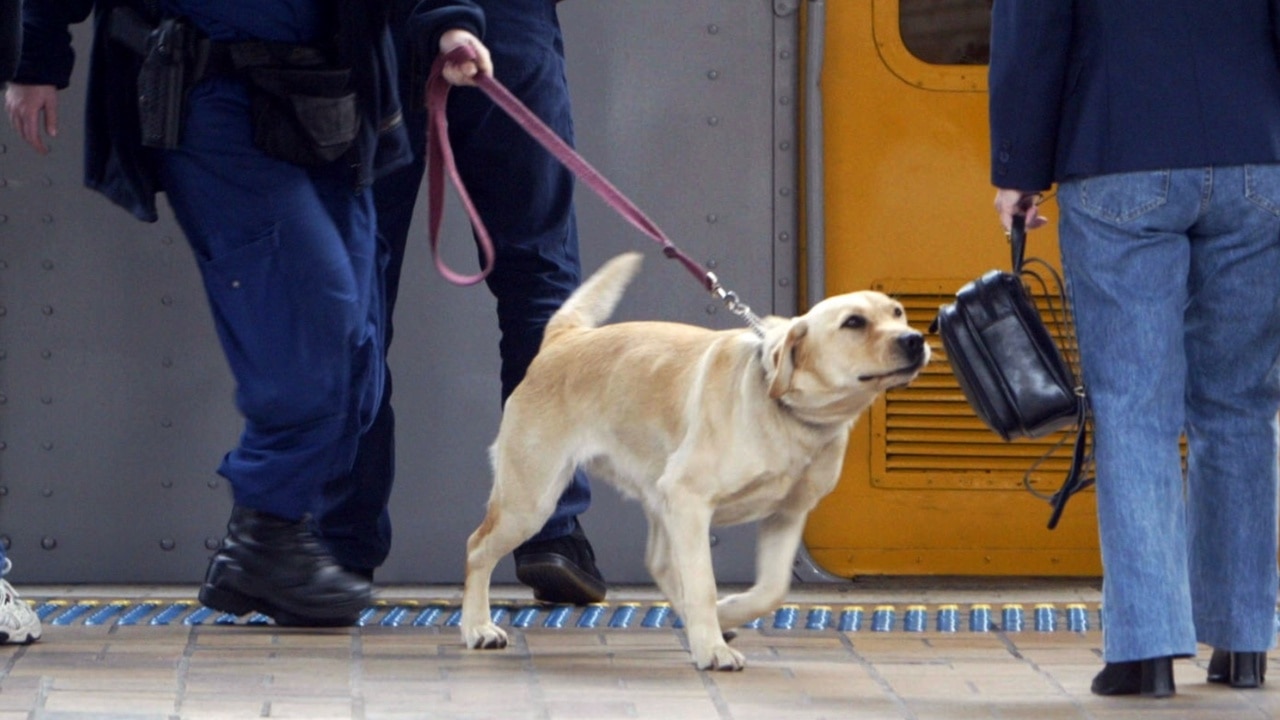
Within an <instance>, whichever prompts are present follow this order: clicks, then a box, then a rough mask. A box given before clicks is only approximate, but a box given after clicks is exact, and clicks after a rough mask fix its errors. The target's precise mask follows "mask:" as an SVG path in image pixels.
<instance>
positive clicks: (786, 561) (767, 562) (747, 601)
mask: <svg viewBox="0 0 1280 720" xmlns="http://www.w3.org/2000/svg"><path fill="white" fill-rule="evenodd" d="M848 442H849V438H848V435H846V434H840V435H838V436H837V437H836V438H835V439H834V440H833V441H831V442H830V443H828V444H827V445H826V446H825V447H823V448H822V450H821V451H819V452H818V453H817V455H815V456H814V458H813V460H812V461H811V462H810V463H809V466H808V467H807V468H805V471H804V474H803V476H802V477H800V478H799V479H798V480H797V482H796V484H795V487H794V488H793V489H792V491H791V494H790V496H788V498H787V501H786V503H785V504H784V505H783V506H782V507H781V508H780V509H778V510H777V511H776V512H775V513H774V514H773V515H770V516H768V517H766V518H764V519H763V520H761V521H760V525H759V535H758V537H757V540H756V582H755V584H754V585H752V586H751V587H750V588H748V589H747V591H746V592H744V593H740V594H737V595H730V596H728V597H726V598H724V599H723V600H721V601H720V603H719V605H718V608H717V609H718V611H719V614H720V624H721V625H722V626H723V627H727V628H735V627H738V626H739V625H741V624H742V623H745V622H750V621H751V620H754V619H756V618H757V617H760V616H761V615H764V614H765V613H768V612H770V611H772V610H774V609H776V608H777V607H778V605H780V604H781V603H782V601H783V599H784V598H786V595H787V591H788V590H789V589H790V588H791V573H792V568H793V567H794V566H795V560H796V551H798V550H799V549H800V542H801V538H802V537H803V535H804V524H805V520H806V519H807V518H808V517H809V512H810V511H811V510H813V508H814V506H815V505H817V504H818V501H819V500H821V499H822V498H823V497H825V496H826V495H827V494H828V493H830V492H831V491H832V489H834V488H835V486H836V483H837V482H839V480H840V470H841V468H842V467H843V466H844V453H845V448H846V446H847V445H848Z"/></svg>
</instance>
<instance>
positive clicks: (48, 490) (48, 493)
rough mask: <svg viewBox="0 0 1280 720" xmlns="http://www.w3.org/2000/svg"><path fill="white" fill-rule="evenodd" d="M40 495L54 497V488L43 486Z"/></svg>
mask: <svg viewBox="0 0 1280 720" xmlns="http://www.w3.org/2000/svg"><path fill="white" fill-rule="evenodd" d="M40 496H41V497H53V488H51V487H46V488H42V489H41V490H40Z"/></svg>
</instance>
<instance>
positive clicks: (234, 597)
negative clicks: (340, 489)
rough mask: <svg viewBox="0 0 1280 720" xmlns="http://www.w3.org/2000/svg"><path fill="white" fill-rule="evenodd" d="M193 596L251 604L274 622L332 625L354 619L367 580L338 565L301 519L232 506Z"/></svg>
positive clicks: (366, 594)
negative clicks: (216, 548)
mask: <svg viewBox="0 0 1280 720" xmlns="http://www.w3.org/2000/svg"><path fill="white" fill-rule="evenodd" d="M199 597H200V602H201V603H203V604H204V605H205V606H206V607H210V608H213V609H214V610H220V611H222V612H226V613H231V614H233V615H243V614H245V613H249V612H255V611H256V612H260V613H262V614H263V615H266V616H268V617H270V618H272V619H273V620H275V621H276V624H277V625H294V626H306V627H337V626H345V625H352V624H354V623H355V621H356V620H357V619H358V618H359V617H360V612H361V611H362V610H364V609H365V608H367V607H368V606H369V603H370V601H371V600H372V599H373V586H372V585H370V584H369V582H368V581H366V580H364V579H362V578H359V577H357V576H355V575H352V574H351V573H348V572H346V571H344V570H343V569H342V568H341V567H339V566H338V564H337V563H336V562H335V561H334V560H333V557H332V556H330V555H329V553H328V551H326V550H325V549H324V547H323V546H322V545H321V544H320V542H319V541H318V540H317V539H316V537H315V535H314V534H313V533H312V532H311V529H310V526H309V523H308V522H307V521H306V520H305V519H303V520H286V519H284V518H280V517H276V516H274V515H268V514H266V513H261V512H258V511H256V510H249V509H247V508H242V507H239V506H237V507H235V508H233V509H232V510H231V519H230V520H229V521H228V522H227V536H226V537H225V538H223V540H222V545H221V547H219V548H218V551H217V552H215V553H214V554H213V558H212V559H211V560H210V561H209V571H208V573H207V574H206V575H205V579H204V584H203V585H202V586H201V587H200V595H199Z"/></svg>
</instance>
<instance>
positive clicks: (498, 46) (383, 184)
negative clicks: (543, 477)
mask: <svg viewBox="0 0 1280 720" xmlns="http://www.w3.org/2000/svg"><path fill="white" fill-rule="evenodd" d="M413 5H414V3H412V2H404V1H403V0H402V1H401V2H398V3H397V11H398V12H401V13H403V12H405V11H407V10H408V9H409V8H412V7H413ZM480 5H481V6H482V7H483V9H484V11H485V16H486V25H487V29H486V32H485V37H484V42H485V44H486V45H487V46H488V48H489V50H490V52H491V53H492V55H493V60H494V67H495V69H496V72H497V79H498V80H499V81H500V82H502V83H503V84H504V85H506V86H507V88H508V89H510V90H511V92H512V93H514V94H515V95H516V96H517V97H518V98H519V99H520V100H521V102H523V103H525V104H526V105H528V106H529V108H530V109H532V110H533V111H534V112H535V113H537V114H538V116H539V117H540V118H541V119H542V120H543V121H544V122H546V123H547V124H548V125H549V126H551V128H552V129H553V130H555V131H556V132H557V133H558V134H559V135H560V136H561V137H563V138H565V139H566V140H568V141H569V142H572V141H573V119H572V114H571V108H570V104H569V87H568V84H567V83H566V81H565V76H564V47H563V42H562V38H561V32H560V26H559V22H558V20H557V18H556V10H555V2H554V0H519V1H515V0H503V1H502V2H492V1H489V0H485V1H483V2H481V3H480ZM405 26H406V23H405V22H404V21H403V19H402V18H400V17H393V21H392V34H393V37H394V39H395V42H396V51H397V56H398V58H399V61H400V63H399V64H400V67H401V69H402V70H403V72H402V73H401V89H400V92H401V97H402V98H404V107H405V123H406V125H407V126H408V130H409V141H410V143H411V144H412V147H413V156H414V161H413V163H411V164H410V165H408V166H406V167H403V168H400V169H399V170H396V171H395V172H393V173H391V174H389V175H387V176H385V177H383V178H380V179H379V180H378V181H377V182H376V183H375V184H374V202H375V204H376V207H377V218H378V233H379V236H380V240H381V242H383V243H385V246H384V249H385V251H386V252H387V254H388V255H389V258H390V259H389V263H388V265H387V271H386V274H385V278H384V285H385V287H386V303H385V308H386V318H385V321H384V332H385V335H384V337H385V340H386V343H387V346H388V347H389V346H390V343H391V337H392V324H391V314H392V310H393V309H394V307H395V301H396V294H397V290H398V289H399V285H400V269H401V265H402V263H403V261H404V251H405V244H406V241H407V238H408V235H409V225H410V223H411V222H412V220H413V212H414V206H415V204H416V202H417V199H418V192H419V185H420V183H421V181H422V176H423V171H424V168H425V154H424V152H425V137H426V135H425V133H426V123H427V117H426V111H425V109H424V108H423V107H422V103H421V94H422V91H421V85H422V83H424V82H425V79H424V78H418V77H414V73H412V72H410V69H411V68H414V67H415V64H414V62H413V58H412V57H411V56H410V53H409V51H408V48H407V47H406V45H405V43H406V38H405V33H404V29H405ZM448 117H449V135H450V142H451V143H452V147H453V150H454V156H455V160H456V161H457V165H458V169H459V172H460V173H461V175H462V178H463V182H464V183H465V184H466V187H467V190H468V192H469V193H470V195H471V199H472V201H473V202H474V203H475V205H476V208H477V210H478V211H479V213H480V216H481V218H482V219H483V220H484V222H485V225H486V226H487V227H488V230H489V234H490V236H491V237H492V238H493V242H494V246H495V250H496V254H497V257H496V262H495V264H494V268H493V272H492V273H491V274H490V275H489V277H488V279H487V282H488V286H489V290H490V291H491V292H492V293H493V295H494V297H495V298H497V301H498V327H499V329H500V330H501V331H502V337H501V340H500V341H499V346H498V352H499V354H500V355H501V357H502V369H501V382H502V395H501V400H502V401H503V402H506V399H507V396H508V395H510V394H511V392H512V391H513V390H515V388H516V385H518V384H519V383H520V380H521V379H523V378H524V373H525V370H526V369H527V368H528V367H529V363H530V362H532V360H533V357H534V355H536V354H537V352H538V346H539V345H540V344H541V343H542V330H543V328H544V327H545V326H546V324H547V320H549V319H550V318H551V315H552V314H553V313H554V312H555V311H556V310H557V309H558V308H559V307H560V305H561V304H562V303H563V302H564V300H565V298H567V297H568V296H569V294H570V293H572V292H573V290H574V289H575V288H577V286H578V284H579V282H580V279H581V277H580V276H581V265H580V261H579V258H578V230H577V224H576V222H575V216H574V209H573V176H572V174H571V173H570V172H569V171H568V170H567V169H566V168H565V167H564V166H563V165H561V164H560V162H559V161H558V160H556V159H555V158H554V157H553V156H552V155H550V154H549V153H547V152H546V150H544V149H543V148H542V146H540V145H538V144H537V142H536V141H535V140H534V139H533V138H531V137H530V136H529V135H528V134H527V133H526V132H525V131H524V130H522V129H521V128H520V127H519V126H518V125H516V124H515V122H514V121H513V120H511V119H510V118H509V117H508V116H507V115H506V114H505V113H503V112H502V111H501V110H499V109H498V108H497V107H495V106H494V104H493V102H492V101H491V100H489V99H488V97H487V96H485V95H484V94H482V93H481V92H480V91H479V90H477V89H475V88H454V89H453V90H452V91H451V92H450V94H449V104H448ZM385 385H386V388H385V391H384V392H383V395H382V405H381V408H380V410H379V412H378V415H377V418H376V419H375V421H374V424H373V427H372V428H371V429H370V430H369V432H367V433H366V434H365V436H364V438H363V439H362V440H361V443H360V449H359V453H358V455H357V457H356V461H355V468H354V470H353V471H352V473H351V475H350V477H344V478H342V479H341V480H339V481H335V482H330V483H329V484H328V486H327V487H326V488H325V496H324V501H323V502H322V504H321V505H320V507H319V509H318V511H317V518H316V520H317V528H318V531H319V533H320V535H321V536H322V537H323V538H324V540H325V542H326V544H327V545H328V547H329V549H330V551H331V552H333V554H334V556H335V557H336V558H337V559H338V561H339V562H340V563H342V564H343V565H346V566H348V567H355V568H375V567H377V566H379V565H381V564H382V562H383V560H385V559H386V556H387V553H388V552H389V551H390V548H391V520H390V515H389V513H388V512H387V500H388V498H389V497H390V495H391V485H392V479H393V474H394V470H395V416H394V412H393V410H392V408H391V376H390V373H387V376H386V383H385ZM590 504H591V486H590V484H589V482H588V480H587V477H586V475H584V474H583V473H582V471H581V470H578V471H577V472H575V473H574V476H573V480H572V482H571V483H570V484H569V487H568V488H567V489H566V490H565V492H564V494H563V495H561V497H560V500H559V502H558V503H557V504H556V510H555V512H554V513H553V514H552V516H551V518H550V519H548V520H547V523H546V525H545V526H544V527H543V529H542V530H541V531H540V532H539V533H538V534H537V535H535V536H534V537H533V538H531V541H538V540H548V539H552V538H558V537H563V536H565V535H568V534H569V533H570V532H572V531H573V529H574V528H575V527H576V525H577V516H578V515H579V514H580V513H582V512H584V511H586V509H587V507H588V506H589V505H590Z"/></svg>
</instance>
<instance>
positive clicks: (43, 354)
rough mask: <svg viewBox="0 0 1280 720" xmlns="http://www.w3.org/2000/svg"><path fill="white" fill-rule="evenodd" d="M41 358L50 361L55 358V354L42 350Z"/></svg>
mask: <svg viewBox="0 0 1280 720" xmlns="http://www.w3.org/2000/svg"><path fill="white" fill-rule="evenodd" d="M40 357H42V358H44V359H45V360H48V359H49V358H52V357H53V352H52V351H50V350H41V351H40Z"/></svg>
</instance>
